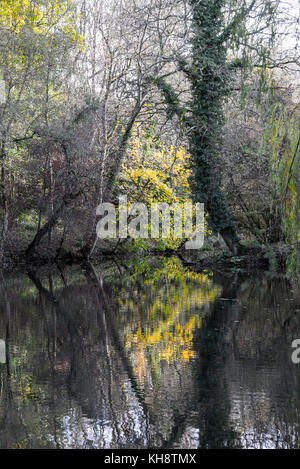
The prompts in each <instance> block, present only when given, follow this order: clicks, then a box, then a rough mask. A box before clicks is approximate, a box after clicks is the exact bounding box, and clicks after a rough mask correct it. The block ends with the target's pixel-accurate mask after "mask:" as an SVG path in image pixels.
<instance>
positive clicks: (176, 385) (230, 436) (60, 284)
mask: <svg viewBox="0 0 300 469" xmlns="http://www.w3.org/2000/svg"><path fill="white" fill-rule="evenodd" d="M0 303H1V304H0V447H1V448H114V449H115V448H186V449H191V448H193V449H194V448H224V447H229V448H241V447H242V448H299V447H300V441H299V436H300V428H299V423H300V387H299V384H300V365H296V364H293V362H292V360H291V355H292V352H293V349H292V348H291V344H292V341H293V340H294V339H297V338H300V321H299V316H300V291H299V287H297V286H296V285H293V284H291V283H290V282H289V281H288V280H287V279H284V278H275V279H274V278H273V279H272V278H268V276H263V275H261V276H258V275H244V276H241V275H238V274H235V275H230V276H228V275H227V276H225V275H220V274H214V275H213V274H211V273H208V272H204V273H196V272H192V271H191V270H189V269H187V268H185V267H183V266H182V265H181V263H180V261H178V260H177V259H172V258H170V259H162V258H159V259H154V260H153V259H148V260H147V261H145V260H140V261H139V262H133V261H132V262H129V261H126V262H125V261H124V262H123V264H119V263H116V262H113V261H111V262H108V263H107V264H105V265H102V266H96V267H92V266H86V267H85V268H82V267H79V266H78V267H77V266H76V267H66V268H65V267H64V268H61V269H59V268H57V267H53V268H43V269H40V270H36V271H29V272H28V273H27V274H22V275H20V274H18V275H15V276H13V277H9V278H5V279H4V280H3V281H2V282H1V283H0Z"/></svg>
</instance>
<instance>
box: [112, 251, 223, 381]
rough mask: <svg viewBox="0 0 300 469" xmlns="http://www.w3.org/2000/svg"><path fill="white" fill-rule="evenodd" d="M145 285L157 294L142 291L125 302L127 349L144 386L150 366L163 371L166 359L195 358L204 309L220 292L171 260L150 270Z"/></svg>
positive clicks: (181, 360)
mask: <svg viewBox="0 0 300 469" xmlns="http://www.w3.org/2000/svg"><path fill="white" fill-rule="evenodd" d="M140 268H141V266H140ZM144 285H146V287H148V288H149V289H150V291H155V295H154V297H153V296H151V297H150V298H149V297H148V295H147V293H143V294H141V295H140V297H138V298H135V300H134V301H133V300H132V298H128V295H127V296H126V297H125V298H121V300H120V305H122V309H123V311H126V316H127V314H130V316H131V317H132V322H131V323H130V324H129V326H128V324H126V326H125V328H126V329H127V331H126V335H125V345H126V348H127V350H128V351H129V352H130V355H131V360H132V362H133V368H134V371H135V373H136V375H137V377H138V379H139V382H140V383H142V382H144V380H145V378H146V376H147V375H148V373H149V365H150V363H151V365H150V367H151V368H152V369H154V370H156V373H159V366H158V365H159V363H160V361H161V360H165V361H166V362H167V363H168V364H171V363H173V362H181V363H188V362H189V361H191V360H192V359H195V358H196V356H195V351H194V345H193V341H194V333H195V330H196V329H199V328H201V327H202V322H203V316H204V315H205V310H206V307H205V305H208V304H209V303H210V302H212V301H214V300H215V299H216V297H217V296H218V294H219V293H220V291H219V289H218V287H216V286H214V285H213V284H212V282H211V280H210V279H209V276H208V275H206V274H204V273H201V274H197V273H195V272H191V271H189V270H187V269H186V268H184V267H183V266H182V265H181V263H180V262H179V261H178V259H172V258H171V259H164V261H163V263H162V266H161V267H160V268H158V269H157V270H156V271H154V272H153V271H149V272H147V276H146V278H145V277H144ZM128 327H129V329H128Z"/></svg>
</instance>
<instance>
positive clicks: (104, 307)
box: [84, 263, 149, 418]
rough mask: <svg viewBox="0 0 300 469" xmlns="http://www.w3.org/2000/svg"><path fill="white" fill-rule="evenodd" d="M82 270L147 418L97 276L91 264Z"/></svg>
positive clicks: (147, 411)
mask: <svg viewBox="0 0 300 469" xmlns="http://www.w3.org/2000/svg"><path fill="white" fill-rule="evenodd" d="M84 269H85V273H86V276H87V278H88V280H89V281H90V283H91V284H92V285H93V287H94V289H95V293H96V295H97V298H98V301H99V304H100V305H101V306H102V308H99V313H100V312H101V314H104V316H105V318H104V319H105V325H106V327H107V331H108V333H109V335H110V337H111V338H112V340H113V342H114V344H115V346H116V350H117V351H118V352H119V355H120V358H121V360H122V363H123V366H124V369H125V370H126V373H127V375H128V377H129V379H130V382H131V385H132V388H133V390H134V391H135V394H136V396H137V398H138V401H139V403H140V405H141V407H142V409H143V410H144V414H145V416H146V418H147V416H148V414H149V410H148V407H147V404H146V403H145V400H144V397H143V395H142V394H141V391H140V389H139V385H138V382H137V380H136V377H135V375H134V371H133V369H132V366H131V363H130V361H129V359H128V357H127V355H126V352H125V351H124V346H123V344H122V343H121V342H120V339H119V337H118V333H117V328H116V326H115V324H114V320H113V318H112V315H111V309H110V305H109V304H108V302H107V298H106V294H105V292H104V289H103V286H102V285H101V283H100V282H99V280H98V277H97V274H96V272H95V269H94V267H93V266H92V264H90V263H87V264H85V265H84Z"/></svg>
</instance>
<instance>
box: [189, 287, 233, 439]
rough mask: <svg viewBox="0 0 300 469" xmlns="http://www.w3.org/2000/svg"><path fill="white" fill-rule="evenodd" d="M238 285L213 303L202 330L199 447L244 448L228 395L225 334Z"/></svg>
mask: <svg viewBox="0 0 300 469" xmlns="http://www.w3.org/2000/svg"><path fill="white" fill-rule="evenodd" d="M238 286H239V285H238V284H236V283H235V282H232V279H229V281H228V283H227V285H225V287H224V289H223V292H222V298H226V299H227V301H223V299H217V300H216V301H215V303H214V305H213V309H212V312H211V315H210V317H209V319H208V321H207V323H206V324H205V326H204V327H203V329H201V330H199V332H198V337H197V339H198V340H197V341H196V340H195V344H199V346H198V347H199V349H198V350H197V352H198V353H199V360H200V364H201V367H200V368H199V369H198V370H197V381H198V382H197V383H196V387H197V388H199V389H200V395H199V401H198V414H199V430H200V434H199V437H200V438H199V447H200V448H237V447H240V444H239V441H238V437H237V434H236V433H235V431H234V430H233V428H232V426H231V423H230V411H231V407H230V401H229V398H228V396H227V392H226V391H227V382H226V376H225V370H224V367H225V360H226V357H225V353H226V348H225V347H226V346H225V343H224V335H225V333H226V329H227V327H228V323H229V321H230V317H231V312H232V302H231V301H230V299H235V298H236V295H237V291H238Z"/></svg>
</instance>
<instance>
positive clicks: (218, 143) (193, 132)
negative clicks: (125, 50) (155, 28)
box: [189, 0, 239, 253]
mask: <svg viewBox="0 0 300 469" xmlns="http://www.w3.org/2000/svg"><path fill="white" fill-rule="evenodd" d="M224 3H225V2H224V0H190V5H191V7H192V10H193V29H194V38H193V61H192V67H191V70H190V73H189V79H190V83H191V92H192V103H191V104H192V106H191V111H192V112H191V121H192V122H191V124H192V125H191V126H190V151H191V154H192V157H193V160H194V178H193V192H194V195H195V201H196V202H202V203H204V204H205V208H206V210H207V212H208V214H209V222H210V225H211V228H212V229H213V230H214V231H215V232H218V233H220V234H221V236H222V237H223V239H224V241H225V242H226V244H227V246H228V247H229V249H230V250H231V252H233V253H236V252H237V251H238V248H239V241H238V237H237V233H236V229H235V226H234V222H233V219H232V215H231V213H230V210H229V207H228V204H227V201H226V195H225V193H224V192H223V190H222V158H221V152H222V133H223V130H224V111H223V106H224V100H225V98H226V96H227V95H228V92H229V86H230V73H229V67H228V64H227V59H226V47H225V38H223V37H222V33H223V32H224V24H223V20H224V18H223V10H222V8H223V7H224Z"/></svg>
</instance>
